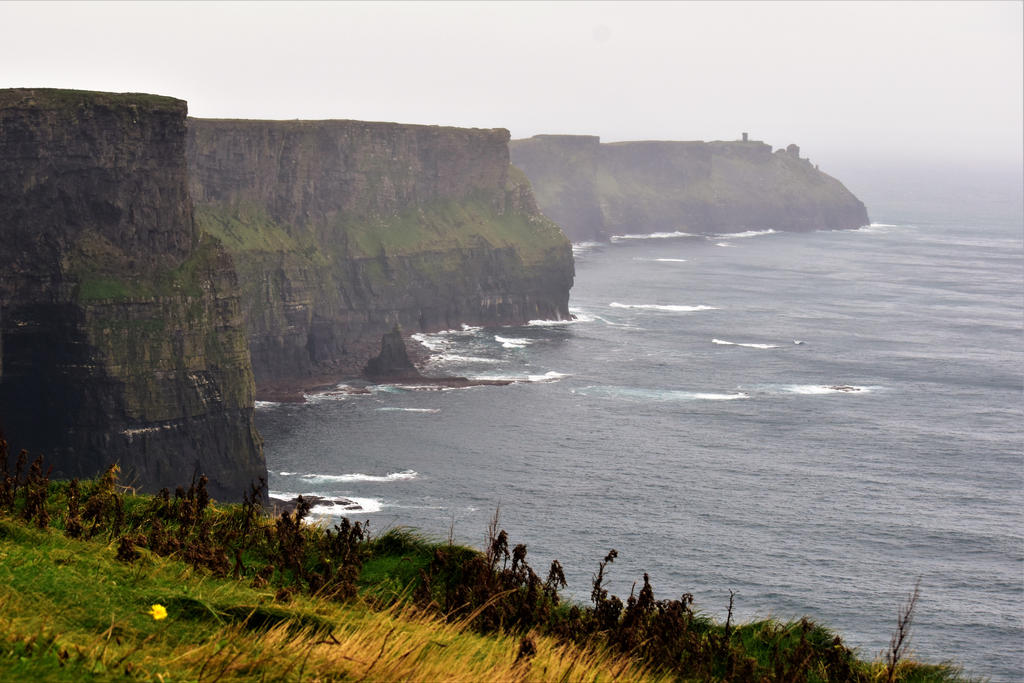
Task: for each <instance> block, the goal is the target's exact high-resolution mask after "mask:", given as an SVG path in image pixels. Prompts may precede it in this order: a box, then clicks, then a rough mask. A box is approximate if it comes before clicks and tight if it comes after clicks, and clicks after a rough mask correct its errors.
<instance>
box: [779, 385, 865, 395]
mask: <svg viewBox="0 0 1024 683" xmlns="http://www.w3.org/2000/svg"><path fill="white" fill-rule="evenodd" d="M780 388H781V389H782V391H785V392H787V393H790V394H804V395H811V396H818V395H822V394H870V393H871V389H870V388H869V387H858V386H853V385H850V384H787V385H784V386H782V387H780Z"/></svg>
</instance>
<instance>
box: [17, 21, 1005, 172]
mask: <svg viewBox="0 0 1024 683" xmlns="http://www.w3.org/2000/svg"><path fill="white" fill-rule="evenodd" d="M1022 7H1024V5H1022V3H1021V2H992V3H986V2H970V3H957V2H938V3H934V2H912V3H906V4H901V3H894V2H881V3H868V2H853V3H827V2H822V3H814V2H795V3H780V2H755V3H749V4H748V3H743V2H725V3H712V4H705V3H697V2H693V3H679V4H673V3H664V2H658V3H651V4H642V3H628V4H627V3H617V2H605V3H590V2H573V3H564V4H561V3H541V2H533V3H512V4H504V3H483V2H480V3H469V2H458V3H434V4H431V3H421V2H416V3H411V4H405V3H365V4H364V3H313V4H298V3H294V4H293V3H288V4H278V3H271V2H256V3H249V2H234V3H224V4H216V3H205V2H204V3H166V4H164V3H151V2H140V3H129V2H117V3H111V4H106V3H89V2H75V3H71V4H62V3H24V4H22V3H13V2H0V87H26V86H47V87H62V88H79V89H88V90H108V91H118V92H126V91H133V92H151V93H159V94H165V95H172V96H175V97H179V98H182V99H185V100H188V103H189V110H190V113H191V114H192V115H193V116H202V117H232V118H235V117H237V118H306V119H315V118H349V119H364V120H374V121H401V122H406V123H427V124H441V125H452V126H475V127H488V128H490V127H504V128H508V129H509V130H510V131H511V133H512V135H513V137H528V136H530V135H534V134H537V133H586V134H595V135H600V136H601V137H602V138H603V139H604V140H606V141H612V140H637V139H668V140H712V139H735V138H737V137H739V134H740V132H742V131H749V132H750V133H751V136H752V137H753V138H756V139H763V140H765V141H766V142H769V143H771V144H773V145H774V146H776V147H779V146H785V145H786V144H788V143H790V142H796V143H798V144H800V145H801V147H802V149H803V152H804V153H805V154H806V155H807V156H809V157H810V158H811V159H812V160H813V161H817V162H820V163H821V164H822V166H823V168H824V167H826V166H827V165H828V162H829V161H834V162H836V163H847V162H849V161H875V162H878V161H882V160H891V161H893V162H902V161H906V160H908V159H917V160H921V161H925V162H928V163H933V162H934V163H944V162H954V163H971V164H991V165H999V166H1007V165H1009V166H1020V164H1021V155H1022V147H1024V138H1022V125H1024V124H1022V121H1024V110H1022V82H1024V74H1022V64H1024V54H1022V26H1024V15H1022Z"/></svg>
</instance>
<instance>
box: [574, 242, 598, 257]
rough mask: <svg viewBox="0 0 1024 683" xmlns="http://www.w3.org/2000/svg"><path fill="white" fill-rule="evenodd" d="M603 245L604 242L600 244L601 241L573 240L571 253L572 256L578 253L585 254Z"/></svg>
mask: <svg viewBox="0 0 1024 683" xmlns="http://www.w3.org/2000/svg"><path fill="white" fill-rule="evenodd" d="M603 246H604V244H602V243H601V242H575V243H573V245H572V253H573V256H576V255H578V254H585V253H586V252H588V251H591V250H593V249H597V248H598V247H603Z"/></svg>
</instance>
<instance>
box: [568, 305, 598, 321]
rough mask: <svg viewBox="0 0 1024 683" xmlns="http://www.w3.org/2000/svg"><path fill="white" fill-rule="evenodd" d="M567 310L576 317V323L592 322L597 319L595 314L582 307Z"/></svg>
mask: <svg viewBox="0 0 1024 683" xmlns="http://www.w3.org/2000/svg"><path fill="white" fill-rule="evenodd" d="M569 312H570V313H572V314H573V316H574V317H575V318H576V322H578V323H592V322H594V320H597V319H598V318H597V317H596V316H593V315H591V314H590V313H587V312H586V311H584V310H583V309H582V308H570V309H569Z"/></svg>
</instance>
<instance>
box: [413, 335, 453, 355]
mask: <svg viewBox="0 0 1024 683" xmlns="http://www.w3.org/2000/svg"><path fill="white" fill-rule="evenodd" d="M409 338H410V339H412V340H413V341H416V342H418V343H419V344H420V346H423V347H425V348H426V349H427V350H428V351H433V352H434V353H439V352H441V351H443V350H444V349H446V348H447V347H448V344H449V342H448V340H447V339H444V338H443V337H442V336H441V335H437V334H425V333H423V332H417V333H416V334H413V335H410V337H409Z"/></svg>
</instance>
